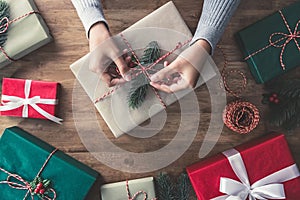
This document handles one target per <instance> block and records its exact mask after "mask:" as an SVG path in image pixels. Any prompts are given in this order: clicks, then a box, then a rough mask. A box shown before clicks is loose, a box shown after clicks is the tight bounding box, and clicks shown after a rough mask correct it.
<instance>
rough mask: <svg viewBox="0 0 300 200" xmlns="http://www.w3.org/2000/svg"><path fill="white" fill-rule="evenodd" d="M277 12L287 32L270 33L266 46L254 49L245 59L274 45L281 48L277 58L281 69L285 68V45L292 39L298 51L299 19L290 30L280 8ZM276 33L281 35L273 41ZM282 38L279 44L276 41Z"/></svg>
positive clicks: (299, 48) (299, 47) (299, 36)
mask: <svg viewBox="0 0 300 200" xmlns="http://www.w3.org/2000/svg"><path fill="white" fill-rule="evenodd" d="M279 13H280V16H281V18H282V20H283V22H284V24H285V26H286V28H287V30H288V34H287V33H283V32H275V33H272V34H271V35H270V37H269V44H268V45H267V46H265V47H263V48H261V49H259V50H257V51H255V52H254V53H252V54H250V55H249V56H247V57H246V58H245V60H248V59H250V58H251V57H253V56H255V55H256V54H258V53H260V52H262V51H264V50H266V49H267V48H269V47H271V46H273V47H276V48H281V52H280V55H279V60H280V65H281V67H282V69H283V70H285V69H286V67H285V64H284V62H283V54H284V52H285V49H286V45H287V44H288V43H289V42H291V41H294V42H295V44H296V46H297V48H298V50H299V52H300V46H299V43H298V41H297V38H300V31H298V27H299V24H300V20H298V22H297V24H296V27H295V29H294V31H292V29H291V28H290V25H289V24H288V22H287V20H286V18H285V16H284V15H283V13H282V11H281V10H279ZM277 35H279V36H282V37H281V38H280V39H278V40H276V41H273V38H274V37H275V36H277ZM283 40H285V42H284V43H283V44H281V45H279V44H278V43H279V42H281V41H283Z"/></svg>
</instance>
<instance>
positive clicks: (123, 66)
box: [114, 57, 130, 77]
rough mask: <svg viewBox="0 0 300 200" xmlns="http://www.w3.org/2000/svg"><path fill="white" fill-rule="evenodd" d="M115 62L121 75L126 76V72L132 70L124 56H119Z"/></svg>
mask: <svg viewBox="0 0 300 200" xmlns="http://www.w3.org/2000/svg"><path fill="white" fill-rule="evenodd" d="M114 62H115V64H116V65H117V67H118V69H119V71H120V73H121V75H122V76H123V77H124V75H125V73H126V72H128V71H129V70H130V68H129V67H128V66H127V64H126V62H125V60H124V59H123V58H122V57H118V58H117V59H115V60H114Z"/></svg>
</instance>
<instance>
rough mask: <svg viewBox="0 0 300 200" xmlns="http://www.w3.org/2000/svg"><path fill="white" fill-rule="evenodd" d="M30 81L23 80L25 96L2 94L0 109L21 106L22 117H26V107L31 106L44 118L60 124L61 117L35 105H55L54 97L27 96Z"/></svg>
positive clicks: (11, 108)
mask: <svg viewBox="0 0 300 200" xmlns="http://www.w3.org/2000/svg"><path fill="white" fill-rule="evenodd" d="M31 82H32V81H31V80H26V81H25V87H24V94H25V98H21V97H17V96H8V95H2V104H3V106H0V111H9V110H14V109H16V108H19V107H22V106H23V110H22V117H24V118H28V107H29V106H31V107H32V108H33V109H34V110H36V111H37V112H38V113H40V114H41V115H42V116H44V117H45V118H47V119H49V120H51V121H53V122H56V123H58V124H62V123H61V121H62V119H60V118H57V117H55V116H53V115H51V114H50V113H48V112H46V111H45V110H43V109H42V108H41V107H39V106H38V105H37V104H46V105H56V104H57V100H56V99H42V98H41V97H40V96H34V97H31V98H29V95H30V90H31ZM6 101H7V102H6Z"/></svg>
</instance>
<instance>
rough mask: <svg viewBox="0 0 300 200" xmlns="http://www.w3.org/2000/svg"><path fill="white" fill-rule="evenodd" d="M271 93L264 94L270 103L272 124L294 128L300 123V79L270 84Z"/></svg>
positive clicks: (264, 99) (269, 117) (266, 102)
mask: <svg viewBox="0 0 300 200" xmlns="http://www.w3.org/2000/svg"><path fill="white" fill-rule="evenodd" d="M267 87H268V90H269V91H270V93H267V94H263V100H262V103H263V104H268V105H269V107H270V112H269V114H268V120H269V122H270V123H271V124H272V125H275V126H278V127H282V128H284V129H286V130H293V129H295V128H297V127H298V126H299V125H300V80H299V79H293V80H284V81H279V82H276V83H272V84H270V85H269V86H267Z"/></svg>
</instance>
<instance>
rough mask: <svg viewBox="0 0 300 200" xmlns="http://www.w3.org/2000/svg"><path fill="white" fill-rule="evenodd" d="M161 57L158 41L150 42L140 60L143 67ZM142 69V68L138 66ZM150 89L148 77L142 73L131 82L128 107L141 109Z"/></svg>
mask: <svg viewBox="0 0 300 200" xmlns="http://www.w3.org/2000/svg"><path fill="white" fill-rule="evenodd" d="M159 57H160V49H159V46H158V43H157V42H156V41H152V42H150V43H149V44H148V45H147V46H146V48H145V50H144V52H143V55H142V57H141V59H140V63H141V64H142V65H143V66H149V65H151V64H152V63H154V62H155V61H156V60H157V59H158V58H159ZM136 68H140V66H136ZM149 87H150V84H149V80H148V77H146V76H145V74H143V73H141V74H139V75H138V76H137V77H135V79H134V80H133V81H131V88H132V89H131V90H130V92H129V96H128V105H129V107H130V108H132V109H137V108H139V107H140V106H141V105H142V103H143V102H144V100H145V99H146V95H147V91H148V89H149Z"/></svg>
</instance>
